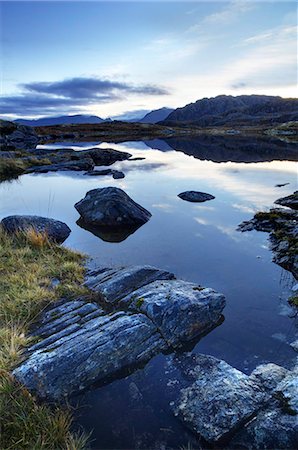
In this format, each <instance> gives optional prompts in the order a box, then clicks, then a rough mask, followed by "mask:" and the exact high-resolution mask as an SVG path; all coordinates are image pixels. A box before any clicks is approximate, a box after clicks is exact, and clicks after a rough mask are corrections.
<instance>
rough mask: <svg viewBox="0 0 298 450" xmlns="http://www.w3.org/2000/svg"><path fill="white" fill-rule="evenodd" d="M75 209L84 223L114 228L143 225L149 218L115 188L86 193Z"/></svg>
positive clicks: (147, 213) (137, 205)
mask: <svg viewBox="0 0 298 450" xmlns="http://www.w3.org/2000/svg"><path fill="white" fill-rule="evenodd" d="M75 208H76V210H77V211H78V212H79V213H80V215H81V217H82V219H83V221H84V222H85V223H87V224H91V225H99V226H107V227H115V228H119V227H120V228H121V227H131V226H134V225H143V224H144V223H146V222H147V221H148V220H149V219H150V217H151V213H150V212H149V211H147V210H146V209H145V208H143V207H142V206H141V205H139V204H138V203H136V202H134V201H133V200H132V199H131V198H130V197H129V196H128V195H127V194H126V193H125V192H124V191H123V190H122V189H119V188H115V187H107V188H102V189H93V190H91V191H89V192H87V194H86V196H85V198H84V199H82V200H80V201H79V202H78V203H76V204H75Z"/></svg>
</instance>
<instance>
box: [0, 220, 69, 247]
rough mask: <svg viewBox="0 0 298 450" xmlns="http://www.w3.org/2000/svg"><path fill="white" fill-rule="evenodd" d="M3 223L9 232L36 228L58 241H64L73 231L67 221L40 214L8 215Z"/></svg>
mask: <svg viewBox="0 0 298 450" xmlns="http://www.w3.org/2000/svg"><path fill="white" fill-rule="evenodd" d="M1 225H2V226H3V228H4V229H5V231H7V232H8V233H15V232H18V231H27V230H30V229H34V230H36V231H37V232H39V233H46V235H47V237H48V239H50V240H52V241H55V242H57V243H62V242H64V241H65V239H67V238H68V236H69V235H70V232H71V230H70V228H69V227H68V226H67V225H66V223H64V222H61V221H60V220H55V219H49V218H47V217H40V216H8V217H5V218H4V219H2V221H1Z"/></svg>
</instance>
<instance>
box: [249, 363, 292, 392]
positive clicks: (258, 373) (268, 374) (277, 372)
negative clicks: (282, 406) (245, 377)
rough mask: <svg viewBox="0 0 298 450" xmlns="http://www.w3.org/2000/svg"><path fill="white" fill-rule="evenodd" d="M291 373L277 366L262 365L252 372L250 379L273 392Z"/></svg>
mask: <svg viewBox="0 0 298 450" xmlns="http://www.w3.org/2000/svg"><path fill="white" fill-rule="evenodd" d="M288 374H289V371H288V370H287V369H285V368H284V367H281V366H278V365H276V364H272V363H269V364H261V365H260V366H258V367H256V368H255V370H253V371H252V373H251V375H250V378H251V380H252V381H254V382H255V383H258V384H260V385H261V386H262V387H264V388H265V389H268V390H269V391H272V390H273V389H275V388H276V387H277V385H278V383H280V382H281V380H283V379H284V378H285V377H286V376H287V375H288Z"/></svg>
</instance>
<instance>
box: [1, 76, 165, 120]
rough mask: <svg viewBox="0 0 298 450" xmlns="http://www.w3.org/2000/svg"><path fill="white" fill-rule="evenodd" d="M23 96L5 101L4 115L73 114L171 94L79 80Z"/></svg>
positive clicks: (27, 90) (44, 85) (34, 86)
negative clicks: (130, 98) (133, 97)
mask: <svg viewBox="0 0 298 450" xmlns="http://www.w3.org/2000/svg"><path fill="white" fill-rule="evenodd" d="M20 87H21V89H22V93H21V94H20V95H14V96H4V97H2V113H3V114H22V115H24V116H26V115H30V114H42V115H44V114H47V113H53V112H55V113H57V112H60V113H62V112H63V113H70V112H72V111H78V110H80V109H82V108H83V107H84V106H88V105H98V104H102V103H109V102H113V101H117V100H123V99H125V98H126V97H128V96H131V95H142V96H144V95H145V96H162V95H168V94H169V92H168V91H167V90H166V89H165V88H163V87H160V86H156V85H151V84H138V85H136V84H133V83H126V82H119V81H111V80H107V79H99V78H87V77H78V78H70V79H66V80H62V81H54V82H33V83H26V84H21V85H20Z"/></svg>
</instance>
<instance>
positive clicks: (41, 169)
mask: <svg viewBox="0 0 298 450" xmlns="http://www.w3.org/2000/svg"><path fill="white" fill-rule="evenodd" d="M93 167H94V162H93V160H92V159H91V158H81V159H78V160H75V161H63V162H59V163H57V164H46V165H43V166H32V167H30V169H28V170H27V173H47V172H58V171H60V170H61V171H66V170H75V171H81V170H91V169H93Z"/></svg>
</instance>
